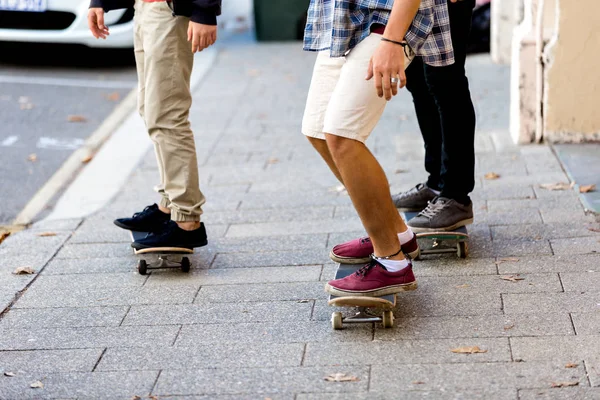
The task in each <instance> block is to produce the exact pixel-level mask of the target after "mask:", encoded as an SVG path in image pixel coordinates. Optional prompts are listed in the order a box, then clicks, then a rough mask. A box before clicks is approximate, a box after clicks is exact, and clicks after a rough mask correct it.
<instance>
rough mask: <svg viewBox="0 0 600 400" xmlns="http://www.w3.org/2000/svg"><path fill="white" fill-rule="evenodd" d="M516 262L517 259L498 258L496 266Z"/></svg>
mask: <svg viewBox="0 0 600 400" xmlns="http://www.w3.org/2000/svg"><path fill="white" fill-rule="evenodd" d="M517 261H519V259H518V258H516V257H502V258H499V259H498V261H496V265H500V264H502V263H505V262H517Z"/></svg>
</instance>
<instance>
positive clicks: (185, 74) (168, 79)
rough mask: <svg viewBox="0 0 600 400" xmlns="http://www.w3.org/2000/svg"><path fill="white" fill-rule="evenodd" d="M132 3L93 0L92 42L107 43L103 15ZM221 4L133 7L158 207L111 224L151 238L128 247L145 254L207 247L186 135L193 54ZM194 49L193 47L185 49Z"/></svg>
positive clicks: (153, 0) (140, 1) (155, 2)
mask: <svg viewBox="0 0 600 400" xmlns="http://www.w3.org/2000/svg"><path fill="white" fill-rule="evenodd" d="M132 4H134V3H133V0H92V2H91V5H90V11H89V14H88V24H89V27H90V30H91V32H92V34H93V35H94V36H95V37H96V38H102V39H106V37H107V36H108V35H109V29H108V27H107V26H105V25H104V13H105V12H107V11H110V10H114V9H118V8H126V7H128V6H131V5H132ZM220 10H221V1H220V0H192V1H190V0H187V1H186V0H174V1H173V2H167V1H164V0H135V14H134V51H135V61H136V66H137V73H138V86H139V90H138V108H139V112H140V115H141V116H142V118H143V119H144V122H145V124H146V128H147V130H148V134H149V135H150V138H151V139H152V141H153V142H154V149H155V153H156V159H157V162H158V168H159V172H160V183H159V184H158V185H157V187H156V189H157V191H158V193H159V194H160V195H161V201H160V204H158V205H157V204H153V205H151V206H148V207H146V208H145V209H144V210H143V211H141V212H137V213H135V214H134V215H133V217H131V218H120V219H117V220H115V221H114V223H115V224H116V225H117V226H119V227H121V228H124V229H128V230H133V231H140V232H151V233H150V234H149V235H148V236H147V237H146V238H144V239H141V240H138V241H136V242H134V243H132V246H133V247H135V248H136V249H143V248H150V247H185V248H194V247H201V246H205V245H206V244H207V237H206V229H205V227H204V224H203V223H202V222H200V216H201V214H202V205H203V204H204V203H205V198H204V195H203V194H202V192H201V191H200V187H199V180H198V162H197V157H196V145H195V142H194V135H193V133H192V130H191V128H190V122H189V119H188V117H189V109H190V107H191V105H192V95H191V92H190V76H191V73H192V66H193V57H194V53H195V52H197V51H202V50H203V49H205V48H207V47H209V46H211V45H212V44H214V43H215V41H216V38H217V27H216V21H217V15H219V14H220ZM190 42H191V44H190Z"/></svg>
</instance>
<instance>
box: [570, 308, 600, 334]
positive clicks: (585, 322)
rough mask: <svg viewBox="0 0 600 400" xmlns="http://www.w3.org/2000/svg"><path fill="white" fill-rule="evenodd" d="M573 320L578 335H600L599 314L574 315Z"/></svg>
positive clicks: (572, 315)
mask: <svg viewBox="0 0 600 400" xmlns="http://www.w3.org/2000/svg"><path fill="white" fill-rule="evenodd" d="M571 318H572V319H573V325H574V326H575V332H577V334H578V335H600V313H599V312H597V311H596V312H590V313H573V314H571Z"/></svg>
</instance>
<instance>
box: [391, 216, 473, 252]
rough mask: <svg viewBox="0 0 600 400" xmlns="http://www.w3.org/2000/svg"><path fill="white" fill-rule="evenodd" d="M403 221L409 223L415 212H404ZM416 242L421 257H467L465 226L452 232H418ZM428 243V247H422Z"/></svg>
mask: <svg viewBox="0 0 600 400" xmlns="http://www.w3.org/2000/svg"><path fill="white" fill-rule="evenodd" d="M402 214H404V220H405V221H409V220H410V219H411V218H413V217H415V216H416V215H417V214H418V213H417V212H404V213H402ZM416 235H417V240H418V241H419V247H420V248H421V255H427V254H445V253H455V254H456V255H457V256H458V257H460V258H467V256H468V255H469V232H468V231H467V227H466V226H461V227H459V228H457V229H454V230H452V231H437V232H418V233H417V234H416ZM424 241H428V242H430V243H431V244H430V245H429V246H423V242H424Z"/></svg>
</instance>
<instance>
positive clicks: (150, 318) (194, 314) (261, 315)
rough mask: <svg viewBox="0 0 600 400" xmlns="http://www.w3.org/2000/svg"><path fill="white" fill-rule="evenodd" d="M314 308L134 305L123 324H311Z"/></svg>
mask: <svg viewBox="0 0 600 400" xmlns="http://www.w3.org/2000/svg"><path fill="white" fill-rule="evenodd" d="M311 309H312V302H309V303H298V302H295V301H279V302H269V303H257V302H246V303H218V304H213V303H197V304H179V305H165V306H161V305H156V306H133V307H131V310H130V311H129V313H128V314H127V317H126V318H125V320H124V321H123V325H173V324H203V323H224V322H228V321H240V322H242V321H268V320H272V319H278V318H281V319H286V318H291V317H293V318H298V319H300V320H303V321H308V320H309V318H310V313H311Z"/></svg>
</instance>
